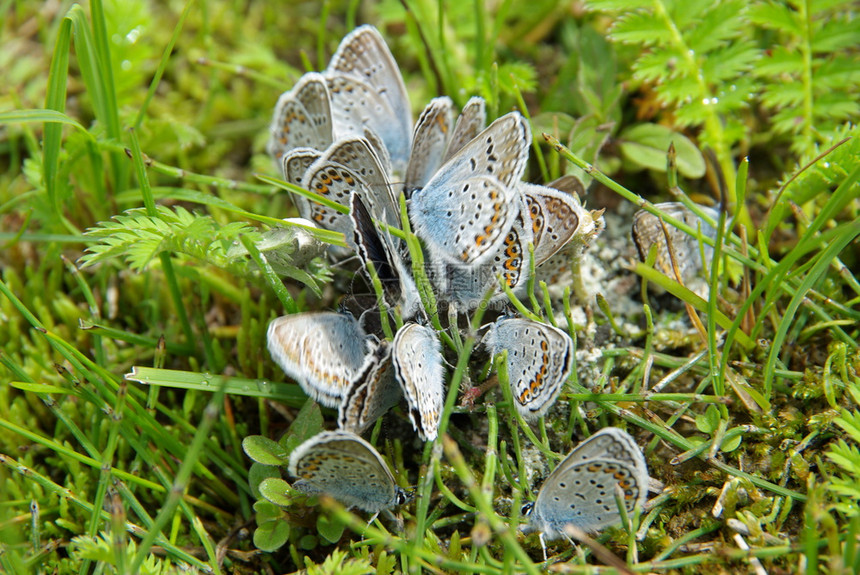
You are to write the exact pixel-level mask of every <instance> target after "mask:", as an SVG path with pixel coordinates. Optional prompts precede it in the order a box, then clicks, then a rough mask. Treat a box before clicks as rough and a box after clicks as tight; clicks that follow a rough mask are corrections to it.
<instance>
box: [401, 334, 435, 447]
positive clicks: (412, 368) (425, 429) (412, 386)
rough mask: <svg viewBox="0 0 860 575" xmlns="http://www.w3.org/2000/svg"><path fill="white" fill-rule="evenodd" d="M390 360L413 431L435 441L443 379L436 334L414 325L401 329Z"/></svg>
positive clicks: (426, 439)
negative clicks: (404, 399)
mask: <svg viewBox="0 0 860 575" xmlns="http://www.w3.org/2000/svg"><path fill="white" fill-rule="evenodd" d="M392 360H393V363H394V369H395V374H396V375H397V381H398V382H399V383H400V385H401V387H402V389H403V395H404V396H405V397H406V402H407V404H408V405H409V419H410V420H411V421H412V425H413V427H414V428H415V429H416V430H417V431H418V434H419V435H420V436H421V438H422V439H424V440H425V441H432V440H434V439H436V435H437V433H438V429H439V419H440V418H441V417H442V403H443V391H444V379H445V371H444V369H443V367H442V361H443V359H442V351H441V347H440V345H439V340H438V338H437V337H436V333H435V332H434V331H433V329H431V328H429V327H424V326H422V325H418V324H415V323H409V324H406V325H404V326H403V327H402V328H400V330H398V332H397V335H395V336H394V349H393V351H392Z"/></svg>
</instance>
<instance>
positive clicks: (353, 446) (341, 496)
mask: <svg viewBox="0 0 860 575" xmlns="http://www.w3.org/2000/svg"><path fill="white" fill-rule="evenodd" d="M288 469H289V472H290V475H292V476H293V477H298V478H299V479H300V481H296V482H295V483H294V484H293V487H296V488H298V489H301V490H303V491H305V492H308V493H311V494H318V493H326V494H329V495H331V496H332V497H334V498H335V499H337V500H338V501H340V502H341V503H343V504H344V505H346V506H347V507H357V508H359V509H362V510H364V511H368V512H371V513H378V512H380V511H382V510H384V509H388V508H390V507H393V506H394V505H396V504H397V502H398V497H397V491H398V490H397V484H396V483H395V481H394V475H393V474H392V473H391V470H390V469H389V468H388V465H386V464H385V462H384V461H383V460H382V457H381V456H380V455H379V452H377V451H376V449H374V447H373V446H372V445H370V444H369V443H368V442H366V441H365V440H363V439H362V438H360V437H358V436H357V435H355V434H354V433H351V432H349V431H344V430H338V431H323V432H322V433H318V434H317V435H315V436H313V437H311V438H310V439H308V440H307V441H305V442H304V443H302V444H301V445H299V446H298V447H296V448H295V449H294V450H293V452H292V453H291V454H290V461H289V466H288Z"/></svg>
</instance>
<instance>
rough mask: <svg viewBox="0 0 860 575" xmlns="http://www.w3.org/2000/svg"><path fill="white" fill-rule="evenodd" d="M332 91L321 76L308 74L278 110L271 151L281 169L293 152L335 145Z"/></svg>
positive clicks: (280, 99) (270, 143)
mask: <svg viewBox="0 0 860 575" xmlns="http://www.w3.org/2000/svg"><path fill="white" fill-rule="evenodd" d="M331 122H332V119H331V108H330V105H329V95H328V89H327V88H326V85H325V81H324V79H323V77H322V76H321V75H320V74H305V75H304V76H302V78H301V79H300V80H299V82H298V83H297V84H296V85H295V86H294V87H293V89H292V90H290V91H288V92H284V93H283V94H282V95H281V97H280V98H279V99H278V103H277V105H276V106H275V114H274V117H273V119H272V126H271V128H270V135H269V142H268V144H267V147H266V149H267V151H268V152H269V155H271V156H272V157H273V158H274V159H275V162H276V163H277V164H278V165H280V164H281V158H283V156H284V155H285V154H286V153H287V152H289V151H290V150H292V149H293V148H300V147H307V148H314V149H318V150H324V149H325V148H327V147H328V146H329V144H331V142H332V132H331Z"/></svg>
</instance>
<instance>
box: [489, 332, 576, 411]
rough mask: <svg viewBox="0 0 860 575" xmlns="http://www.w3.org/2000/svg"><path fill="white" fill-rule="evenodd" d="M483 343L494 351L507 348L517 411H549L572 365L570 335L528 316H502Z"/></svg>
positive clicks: (508, 366)
mask: <svg viewBox="0 0 860 575" xmlns="http://www.w3.org/2000/svg"><path fill="white" fill-rule="evenodd" d="M484 345H485V346H487V347H488V348H490V349H491V350H492V352H493V354H499V353H502V352H503V351H507V352H508V359H507V369H508V378H509V382H510V386H511V391H512V393H513V397H514V405H515V406H516V408H517V411H519V412H520V414H521V415H522V416H523V417H524V418H525V419H527V420H535V419H537V418H538V417H540V416H541V415H543V414H544V413H546V411H547V410H548V409H549V408H550V407H551V406H552V404H553V403H555V400H556V398H557V397H558V394H559V393H560V392H561V389H562V387H563V386H564V382H565V381H567V378H568V377H569V376H570V372H571V370H572V368H573V341H572V340H571V339H570V336H569V335H567V334H566V333H565V332H563V331H562V330H560V329H558V328H555V327H553V326H550V325H545V324H542V323H538V322H535V321H532V320H529V319H524V318H511V319H500V320H499V321H497V322H496V324H494V326H493V328H492V329H491V330H490V332H488V334H487V337H486V338H485V340H484Z"/></svg>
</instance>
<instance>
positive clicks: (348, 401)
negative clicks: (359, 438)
mask: <svg viewBox="0 0 860 575" xmlns="http://www.w3.org/2000/svg"><path fill="white" fill-rule="evenodd" d="M374 355H375V357H374V361H372V362H370V364H369V365H368V366H367V369H366V370H365V372H364V373H363V374H362V375H361V376H359V378H358V379H356V381H355V382H354V383H353V385H352V387H350V389H349V391H347V392H346V395H345V396H344V398H343V402H342V403H341V404H340V407H339V408H338V417H337V426H338V427H339V428H340V429H345V430H347V431H352V432H353V433H362V432H364V430H366V429H367V428H368V427H370V426H371V425H373V423H374V422H375V421H376V420H377V419H379V418H380V417H382V416H383V415H384V414H385V413H386V412H387V411H388V410H389V409H391V408H392V407H394V406H395V405H397V403H398V402H399V401H400V398H401V397H403V393H402V392H401V391H400V386H399V385H397V380H396V379H395V378H394V366H393V365H392V364H391V346H390V345H388V343H386V342H384V341H383V342H382V343H381V344H380V345H379V347H378V348H377V350H376V352H375V354H374Z"/></svg>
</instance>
